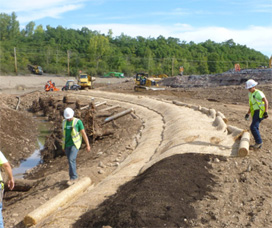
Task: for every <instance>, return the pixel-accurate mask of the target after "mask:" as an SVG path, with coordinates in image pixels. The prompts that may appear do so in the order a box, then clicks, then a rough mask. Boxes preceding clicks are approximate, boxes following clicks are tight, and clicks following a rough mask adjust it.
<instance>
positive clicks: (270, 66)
mask: <svg viewBox="0 0 272 228" xmlns="http://www.w3.org/2000/svg"><path fill="white" fill-rule="evenodd" d="M269 68H272V55H271V57H270V59H269Z"/></svg>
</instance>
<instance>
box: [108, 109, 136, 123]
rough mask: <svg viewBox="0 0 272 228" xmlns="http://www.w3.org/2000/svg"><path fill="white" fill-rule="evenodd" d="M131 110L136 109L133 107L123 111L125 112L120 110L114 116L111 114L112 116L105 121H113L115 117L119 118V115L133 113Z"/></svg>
mask: <svg viewBox="0 0 272 228" xmlns="http://www.w3.org/2000/svg"><path fill="white" fill-rule="evenodd" d="M131 112H134V109H133V108H130V109H127V110H125V111H123V112H119V113H117V114H115V115H113V116H110V117H108V118H106V119H105V120H104V123H107V122H110V121H112V120H115V119H117V118H119V117H121V116H124V115H127V114H129V113H131Z"/></svg>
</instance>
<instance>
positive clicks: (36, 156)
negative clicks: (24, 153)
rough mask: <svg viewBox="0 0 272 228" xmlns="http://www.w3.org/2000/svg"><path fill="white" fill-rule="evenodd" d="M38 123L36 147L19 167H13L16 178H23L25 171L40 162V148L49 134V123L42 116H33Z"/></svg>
mask: <svg viewBox="0 0 272 228" xmlns="http://www.w3.org/2000/svg"><path fill="white" fill-rule="evenodd" d="M35 118H36V119H37V123H38V129H39V132H40V133H39V136H38V139H37V143H38V149H36V150H35V151H34V152H33V154H32V155H31V156H30V157H28V158H27V159H26V160H24V161H22V162H21V164H20V166H19V167H16V168H13V169H12V172H13V176H14V177H15V178H17V179H20V178H23V176H24V174H25V172H26V171H27V170H29V169H32V168H34V167H35V166H37V165H38V164H40V163H42V162H43V161H42V159H41V150H42V149H43V148H44V143H45V139H46V137H47V136H48V135H49V134H50V132H51V131H50V124H49V123H48V122H47V121H46V120H44V118H42V117H35Z"/></svg>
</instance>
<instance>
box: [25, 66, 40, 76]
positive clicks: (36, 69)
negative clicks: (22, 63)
mask: <svg viewBox="0 0 272 228" xmlns="http://www.w3.org/2000/svg"><path fill="white" fill-rule="evenodd" d="M27 68H28V69H29V70H30V71H31V73H33V74H38V75H42V74H43V70H42V67H41V66H37V65H30V64H29V65H27Z"/></svg>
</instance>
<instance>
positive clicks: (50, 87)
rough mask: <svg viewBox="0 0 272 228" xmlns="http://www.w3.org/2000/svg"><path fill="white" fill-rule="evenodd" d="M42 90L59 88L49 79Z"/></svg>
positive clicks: (56, 89)
mask: <svg viewBox="0 0 272 228" xmlns="http://www.w3.org/2000/svg"><path fill="white" fill-rule="evenodd" d="M44 90H45V91H46V92H48V91H59V89H58V88H56V86H55V83H54V82H52V81H51V80H49V81H47V83H46V84H45V86H44Z"/></svg>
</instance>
